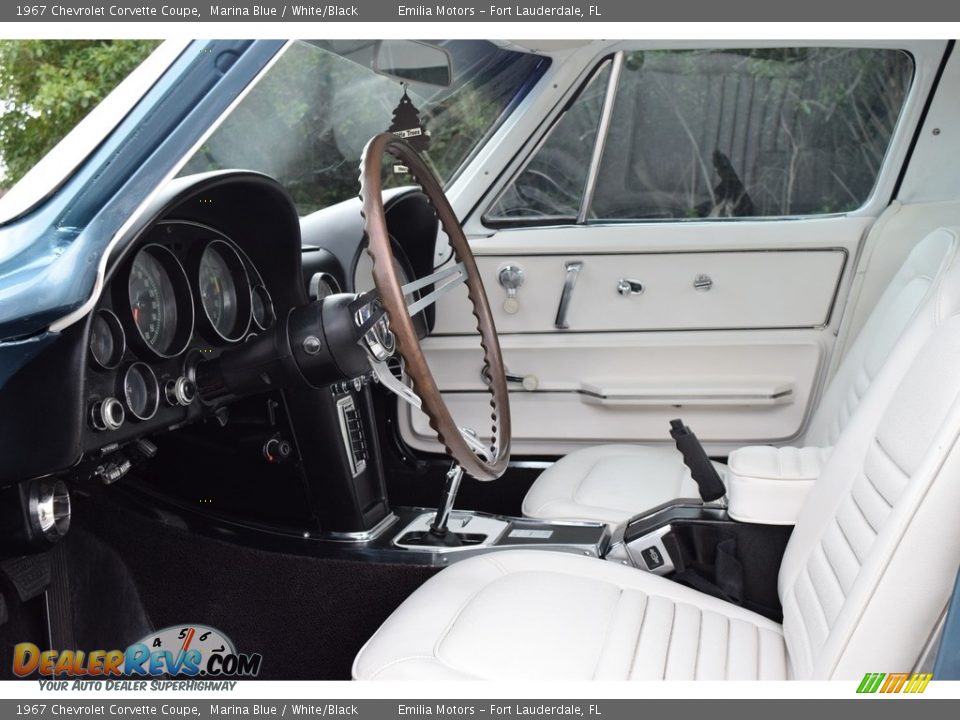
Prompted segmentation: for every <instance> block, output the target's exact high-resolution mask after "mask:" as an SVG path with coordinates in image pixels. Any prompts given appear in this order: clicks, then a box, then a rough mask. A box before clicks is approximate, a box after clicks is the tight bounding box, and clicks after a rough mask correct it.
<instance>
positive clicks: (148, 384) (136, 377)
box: [123, 362, 160, 420]
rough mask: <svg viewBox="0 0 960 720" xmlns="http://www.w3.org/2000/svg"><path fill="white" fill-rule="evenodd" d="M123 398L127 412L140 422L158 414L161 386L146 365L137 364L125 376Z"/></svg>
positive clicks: (128, 369)
mask: <svg viewBox="0 0 960 720" xmlns="http://www.w3.org/2000/svg"><path fill="white" fill-rule="evenodd" d="M123 397H124V399H125V400H126V406H127V410H129V411H130V414H131V415H133V417H135V418H137V419H138V420H149V419H150V418H152V417H153V416H154V414H155V413H156V412H157V406H158V405H159V402H160V385H159V383H157V376H156V375H154V373H153V370H151V369H150V366H149V365H147V364H146V363H142V362H136V363H133V365H131V366H130V367H129V368H127V372H126V374H125V375H124V376H123Z"/></svg>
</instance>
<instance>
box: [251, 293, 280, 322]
mask: <svg viewBox="0 0 960 720" xmlns="http://www.w3.org/2000/svg"><path fill="white" fill-rule="evenodd" d="M251 301H252V304H253V321H254V322H255V323H256V324H257V327H259V328H260V329H261V330H268V329H269V328H270V326H271V325H273V321H274V320H276V319H277V315H276V313H275V312H274V310H273V300H271V299H270V293H268V292H267V289H266V288H265V287H264V286H263V285H257V286H256V287H255V288H253V295H252V296H251Z"/></svg>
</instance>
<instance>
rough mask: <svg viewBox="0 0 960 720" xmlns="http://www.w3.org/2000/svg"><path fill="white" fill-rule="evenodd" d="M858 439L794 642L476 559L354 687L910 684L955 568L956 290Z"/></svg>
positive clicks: (505, 557)
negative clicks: (448, 682) (471, 682)
mask: <svg viewBox="0 0 960 720" xmlns="http://www.w3.org/2000/svg"><path fill="white" fill-rule="evenodd" d="M953 274H954V277H953V278H952V282H948V283H944V284H943V286H942V289H941V291H939V292H938V293H937V295H938V297H937V300H936V307H935V309H934V311H933V312H931V313H927V314H925V315H923V316H922V317H920V318H918V321H917V322H913V323H911V324H910V326H909V327H908V328H907V329H906V331H905V332H904V333H903V337H902V338H901V340H900V342H898V343H897V344H896V346H895V348H894V349H893V351H892V352H891V354H890V357H889V359H888V360H887V361H886V363H884V367H883V369H882V370H881V371H880V373H879V374H878V376H877V378H876V381H875V382H874V383H873V387H872V389H871V391H870V392H869V393H867V394H866V395H865V396H864V397H863V399H862V401H861V402H860V404H859V408H858V409H857V411H856V413H854V414H853V417H852V418H851V419H850V420H849V422H847V423H846V426H845V428H844V430H843V432H842V433H841V434H840V437H839V438H838V439H837V442H836V445H835V447H834V450H833V452H832V453H831V454H830V457H829V459H828V460H827V462H826V465H825V466H824V468H823V470H822V473H821V475H820V477H819V479H818V480H817V482H816V483H815V485H814V487H813V489H812V490H811V491H810V494H809V495H808V496H807V500H806V502H805V504H804V506H803V509H802V510H801V512H800V515H799V517H798V519H797V524H796V527H795V529H794V531H793V534H792V535H791V538H790V541H789V543H788V545H787V549H786V553H785V555H784V558H783V562H782V565H781V568H780V574H779V578H778V593H779V596H780V600H781V603H782V605H783V614H784V620H783V625H782V626H780V625H777V624H776V623H773V622H770V621H768V620H766V619H764V618H762V617H760V616H758V615H755V614H753V613H751V612H749V611H746V610H744V609H742V608H739V607H735V606H733V605H730V604H727V603H725V602H723V601H720V600H717V599H714V598H712V597H708V596H706V595H703V594H701V593H699V592H697V591H695V590H691V589H688V588H685V587H682V586H679V585H677V584H675V583H672V582H671V581H670V580H668V579H663V578H660V577H656V576H653V575H649V574H646V573H644V572H642V571H640V570H636V569H632V568H627V567H624V566H621V565H616V564H614V563H608V562H606V561H603V560H597V559H590V558H584V557H580V556H576V555H572V554H561V553H551V552H539V553H538V552H537V551H507V552H500V553H490V554H486V555H482V556H478V557H474V558H470V559H466V560H464V561H462V562H460V563H457V564H456V565H454V566H452V567H451V568H448V569H446V570H443V571H442V572H440V573H438V574H437V575H436V576H434V577H433V578H431V579H430V580H429V581H428V582H427V583H425V584H424V585H423V586H422V587H421V588H420V589H419V590H417V591H416V592H415V593H414V594H413V595H411V596H410V597H409V598H408V599H407V600H406V601H405V602H404V603H403V605H401V607H400V608H398V609H397V611H396V612H394V614H393V615H392V616H391V617H390V618H388V619H387V621H386V622H385V623H384V624H383V626H382V627H381V628H380V630H379V631H378V632H377V633H376V635H374V637H373V638H372V639H371V640H370V641H369V642H368V643H367V644H366V645H365V646H364V648H363V649H362V650H361V652H360V654H359V655H358V657H357V659H356V661H355V663H354V668H353V674H354V677H355V678H357V679H417V680H436V679H468V678H483V679H509V680H523V679H547V678H549V679H554V680H559V679H567V680H574V679H580V680H582V679H591V678H596V679H613V678H634V679H651V678H693V679H713V678H770V679H773V678H795V679H847V680H852V679H859V678H860V677H862V676H863V674H864V673H866V672H875V671H876V670H877V669H878V668H880V669H884V668H889V669H894V668H895V669H898V670H900V669H903V670H906V669H909V668H911V667H913V666H914V663H915V661H916V660H917V658H918V657H919V655H920V653H921V652H922V650H923V648H924V645H925V644H926V642H927V640H928V638H929V637H930V634H931V631H932V630H933V628H934V627H935V626H936V624H937V621H938V619H939V617H940V616H941V613H942V612H943V610H944V608H945V606H946V604H947V602H948V600H949V597H950V595H951V591H952V587H953V581H954V577H955V575H956V572H957V566H958V564H960V523H957V522H956V514H957V511H958V509H960V316H957V315H956V312H957V310H958V307H960V277H957V276H956V275H957V274H956V272H954V273H953Z"/></svg>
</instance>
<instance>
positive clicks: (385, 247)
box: [360, 133, 510, 480]
mask: <svg viewBox="0 0 960 720" xmlns="http://www.w3.org/2000/svg"><path fill="white" fill-rule="evenodd" d="M385 153H388V154H390V155H392V156H393V157H395V158H397V159H398V160H399V161H400V162H401V163H402V164H403V165H405V166H406V167H407V168H408V169H409V171H410V174H411V175H412V176H413V178H414V179H415V180H416V181H417V182H418V183H419V184H420V187H421V188H422V189H423V193H424V194H425V195H426V196H427V199H428V200H429V202H430V204H431V205H432V206H433V210H434V212H435V213H436V215H437V218H438V219H439V220H440V225H441V227H442V228H443V230H444V232H445V233H446V234H447V237H448V238H449V240H450V246H451V247H452V248H453V253H454V257H455V259H456V261H457V262H460V263H463V266H464V268H465V270H466V275H467V277H466V281H465V284H466V286H467V294H468V296H469V298H470V303H471V305H472V308H473V315H474V317H475V318H476V321H477V331H478V332H479V334H480V344H481V346H482V348H483V359H484V364H483V368H482V376H483V377H484V378H486V380H487V388H488V390H489V392H490V407H491V414H490V418H491V420H492V430H493V444H492V446H490V447H489V448H488V452H489V456H490V459H489V460H488V459H485V458H481V457H480V456H479V455H477V454H476V453H475V452H474V451H473V450H472V449H471V448H470V445H469V444H468V443H467V441H466V440H465V439H464V438H463V435H462V434H461V432H460V429H459V428H458V427H457V424H456V422H455V421H454V419H453V416H452V415H451V413H450V410H449V409H448V408H447V404H446V402H444V400H443V397H442V395H441V394H440V390H439V388H438V387H437V383H436V380H434V377H433V373H432V372H431V371H430V367H429V365H428V364H427V360H426V357H425V356H424V354H423V349H422V348H421V347H420V341H419V339H418V338H417V332H416V329H415V328H414V324H413V320H412V319H411V317H410V313H409V312H408V310H407V303H406V300H405V299H404V296H403V291H402V290H401V285H400V279H399V278H398V277H397V273H396V270H395V267H396V265H395V262H394V256H393V249H392V248H391V246H390V236H389V233H388V232H387V223H386V214H385V212H384V207H383V194H382V191H383V183H382V180H381V172H382V170H381V168H382V161H383V156H384V154H385ZM360 200H361V202H362V204H363V209H362V211H361V212H362V215H363V218H364V232H365V233H366V237H367V252H368V253H369V255H370V257H371V258H372V260H373V281H374V284H375V285H376V288H377V292H378V293H379V296H380V302H381V303H382V305H383V307H384V310H385V311H386V314H387V318H388V320H389V323H390V329H391V331H392V332H393V334H394V336H395V337H396V348H397V352H398V353H400V356H401V357H402V358H403V360H404V363H405V366H406V372H407V374H408V376H409V377H410V380H411V382H412V389H413V391H414V392H415V393H416V394H417V396H418V397H419V398H420V401H421V403H422V410H423V411H424V413H426V415H427V418H428V419H429V421H430V427H431V428H433V430H434V432H436V433H437V438H438V439H439V440H440V443H441V444H442V445H443V446H444V448H445V450H446V451H447V454H449V455H450V456H451V457H452V458H453V459H454V460H456V461H457V462H458V463H459V464H460V466H461V467H462V468H463V469H464V471H466V472H467V473H468V474H469V475H471V476H472V477H474V478H476V479H477V480H495V479H497V478H499V477H500V476H501V475H502V474H503V472H504V470H506V468H507V463H508V462H509V460H510V401H509V397H508V393H507V380H506V376H505V373H504V365H503V357H502V356H501V354H500V342H499V340H498V339H497V329H496V326H495V325H494V322H493V315H492V313H491V312H490V305H489V303H488V302H487V294H486V292H485V291H484V288H483V282H482V281H481V279H480V273H479V271H478V270H477V264H476V261H475V260H474V257H473V253H472V252H471V250H470V245H469V244H468V243H467V239H466V237H465V236H464V234H463V229H462V228H461V227H460V223H459V221H458V220H457V216H456V214H455V213H454V212H453V208H451V207H450V203H449V201H448V200H447V197H446V195H445V194H444V192H443V188H442V187H441V185H440V182H439V181H438V180H437V178H436V177H435V176H434V174H433V172H432V171H431V170H430V168H429V167H428V166H427V164H426V162H424V160H423V159H422V158H421V157H420V156H419V154H418V153H417V152H416V151H415V150H414V149H413V148H412V147H411V146H410V145H409V144H408V143H407V142H405V141H404V140H402V139H401V138H399V137H397V136H396V135H394V134H393V133H381V134H379V135H376V136H374V137H373V138H372V139H371V140H370V142H368V143H367V146H366V147H365V148H364V152H363V157H362V158H361V161H360Z"/></svg>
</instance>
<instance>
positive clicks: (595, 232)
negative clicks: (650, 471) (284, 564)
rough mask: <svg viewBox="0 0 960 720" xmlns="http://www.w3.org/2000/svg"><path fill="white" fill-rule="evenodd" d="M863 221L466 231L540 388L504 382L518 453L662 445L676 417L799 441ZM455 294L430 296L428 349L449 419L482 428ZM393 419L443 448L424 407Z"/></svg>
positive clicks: (495, 305) (724, 437) (498, 311)
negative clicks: (561, 311)
mask: <svg viewBox="0 0 960 720" xmlns="http://www.w3.org/2000/svg"><path fill="white" fill-rule="evenodd" d="M870 223H871V219H870V218H863V217H849V216H848V217H834V218H823V219H816V220H809V221H797V220H790V221H766V222H743V221H737V222H719V223H713V224H706V223H690V224H685V223H670V224H659V223H657V224H653V223H651V224H641V225H630V226H626V225H619V226H616V225H610V226H593V227H567V228H536V229H533V228H531V229H506V230H499V231H497V232H496V233H494V234H492V235H489V236H486V237H476V236H475V237H472V238H471V244H472V246H473V248H474V251H475V252H476V253H477V262H478V267H479V269H480V272H481V274H482V277H483V282H484V286H485V287H486V290H487V294H488V296H489V297H490V304H491V308H492V311H493V313H494V318H495V321H496V323H497V328H498V330H499V332H500V339H501V345H502V348H503V353H504V360H505V363H506V366H507V368H508V370H509V371H510V372H511V373H514V374H517V375H521V376H532V377H531V378H528V384H529V383H530V382H531V381H532V382H535V384H536V389H535V390H533V391H530V390H525V389H524V388H523V386H522V385H521V384H520V383H511V384H510V391H511V392H510V398H511V406H512V414H513V441H514V452H515V454H517V455H518V456H520V455H525V454H526V455H530V454H558V455H559V454H563V453H566V452H568V451H569V450H571V449H572V448H575V447H581V446H583V445H587V444H595V443H604V442H638V443H662V442H665V441H669V434H668V421H669V420H670V419H671V418H674V417H678V416H682V417H683V418H684V419H685V420H686V421H687V422H688V423H689V424H690V425H691V426H692V427H693V428H694V429H695V431H696V432H697V434H698V436H699V437H700V438H701V440H703V441H704V442H705V443H706V444H707V446H708V450H709V451H710V452H711V453H714V454H717V455H723V454H725V453H726V452H728V451H729V450H731V449H733V448H735V447H738V446H740V445H743V444H746V443H782V442H789V441H790V440H791V439H792V438H795V437H797V436H798V435H800V434H801V433H802V431H803V429H804V425H805V423H806V420H807V417H808V415H809V413H810V409H811V407H812V404H813V401H814V400H815V398H816V395H817V393H818V390H819V387H820V385H821V382H822V375H823V372H824V368H825V367H826V364H827V359H828V358H829V357H830V352H831V350H832V347H833V343H834V339H835V331H836V328H837V326H838V323H839V318H840V315H841V313H842V308H843V301H842V299H843V298H844V297H845V296H846V293H847V288H848V286H849V283H850V280H851V276H852V272H851V267H852V264H853V263H852V262H848V261H847V260H848V258H850V257H852V256H853V254H854V253H855V252H856V248H857V245H858V243H859V242H860V239H861V238H862V236H863V234H864V233H865V231H866V230H867V228H869V226H870ZM511 249H512V252H511ZM519 250H522V251H523V253H524V254H520V253H518V252H517V251H519ZM577 250H581V251H583V250H588V252H581V253H579V254H578V252H577ZM569 260H580V261H582V262H583V269H582V271H581V274H580V277H579V278H578V281H577V284H576V286H575V287H574V290H573V295H572V300H571V303H570V312H569V325H570V328H569V329H568V330H558V329H556V328H555V326H554V321H555V319H556V313H557V305H558V302H559V299H560V292H561V288H562V286H563V281H564V270H565V267H564V266H565V263H566V262H567V261H569ZM507 263H510V264H514V265H517V266H519V267H521V268H522V269H523V270H524V273H525V280H524V283H523V285H522V286H521V287H520V288H519V289H518V290H517V293H516V298H515V299H516V300H517V303H518V305H517V312H515V313H512V314H511V313H508V312H505V310H504V301H505V300H506V299H507V292H506V290H504V289H503V288H502V287H500V285H499V282H498V280H497V275H498V272H499V270H500V268H501V267H503V265H504V264H507ZM701 273H702V274H709V275H710V276H711V279H712V280H713V286H712V288H711V289H710V290H708V291H698V290H696V289H695V288H694V287H693V280H694V278H695V277H696V276H697V275H699V274H701ZM621 277H629V278H634V279H637V280H640V281H642V282H643V283H644V285H645V288H644V292H643V294H641V295H628V296H622V295H620V294H619V293H618V292H617V289H616V285H617V282H618V280H619V279H620V278H621ZM462 290H463V288H458V289H457V290H455V291H453V292H451V293H450V294H449V295H447V296H445V297H444V299H443V301H442V302H440V303H438V304H437V306H436V308H437V319H436V325H435V328H434V333H433V334H432V335H431V337H429V338H427V339H426V340H425V341H424V344H423V345H424V351H425V352H426V354H427V358H428V361H429V362H430V364H431V367H432V368H433V369H434V372H435V373H436V378H437V383H438V386H439V387H440V389H441V391H442V392H444V395H445V397H446V399H447V401H448V402H449V403H450V405H451V407H452V409H453V411H454V417H455V418H456V420H457V422H458V423H460V424H461V425H465V426H467V427H473V428H475V429H477V430H479V431H481V432H482V430H483V429H484V428H486V426H487V425H488V423H487V422H486V421H485V417H486V415H487V414H488V407H489V406H488V398H487V397H486V394H485V393H484V392H482V390H483V386H482V385H481V384H480V376H479V360H478V357H479V356H478V354H477V347H476V340H475V330H474V326H473V325H472V323H471V321H472V320H473V317H472V315H471V314H470V310H469V304H468V302H467V300H466V295H465V292H460V291H462ZM765 325H767V327H765ZM771 326H772V327H771ZM400 420H401V422H400V428H401V432H402V435H403V437H404V439H405V441H406V442H407V443H409V444H410V445H411V446H412V447H415V448H418V449H422V450H428V451H434V452H440V451H441V448H440V446H439V444H437V443H436V441H435V440H434V439H433V436H432V432H431V431H430V430H429V428H428V426H427V425H426V421H425V420H424V418H423V417H422V416H420V415H419V413H413V412H412V411H411V410H410V409H408V408H407V407H403V408H400Z"/></svg>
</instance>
